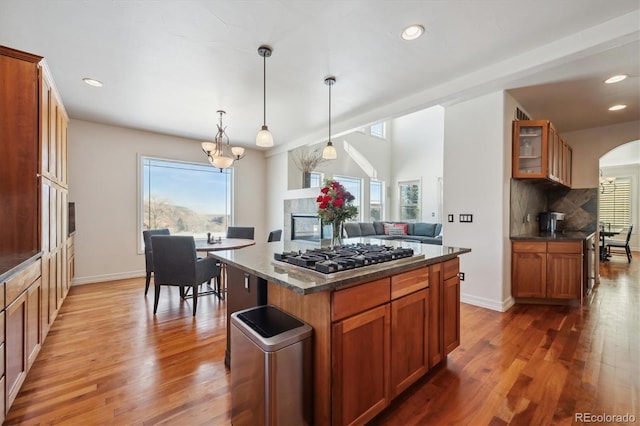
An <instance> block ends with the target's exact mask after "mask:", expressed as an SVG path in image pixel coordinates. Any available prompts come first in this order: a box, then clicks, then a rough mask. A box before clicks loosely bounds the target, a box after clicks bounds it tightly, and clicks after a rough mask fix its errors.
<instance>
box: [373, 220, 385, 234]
mask: <svg viewBox="0 0 640 426" xmlns="http://www.w3.org/2000/svg"><path fill="white" fill-rule="evenodd" d="M373 229H375V230H376V234H377V235H382V234H384V233H385V232H384V222H379V221H373Z"/></svg>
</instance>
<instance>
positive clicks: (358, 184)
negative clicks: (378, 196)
mask: <svg viewBox="0 0 640 426" xmlns="http://www.w3.org/2000/svg"><path fill="white" fill-rule="evenodd" d="M333 178H334V179H335V180H337V181H338V182H340V183H341V184H342V186H344V189H346V190H347V191H349V192H350V193H351V195H353V196H354V197H355V199H354V200H353V205H354V206H356V207H357V208H358V216H356V217H354V218H353V219H351V220H353V221H354V222H358V221H360V218H361V217H362V209H361V208H360V207H361V206H362V179H358V178H353V177H348V176H333Z"/></svg>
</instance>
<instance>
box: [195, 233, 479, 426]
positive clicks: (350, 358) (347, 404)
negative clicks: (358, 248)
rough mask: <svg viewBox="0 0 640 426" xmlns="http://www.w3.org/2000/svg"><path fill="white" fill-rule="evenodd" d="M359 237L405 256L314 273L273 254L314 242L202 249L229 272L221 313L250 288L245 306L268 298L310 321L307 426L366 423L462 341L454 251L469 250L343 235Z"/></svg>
mask: <svg viewBox="0 0 640 426" xmlns="http://www.w3.org/2000/svg"><path fill="white" fill-rule="evenodd" d="M357 243H364V244H366V243H370V244H380V245H386V246H394V247H406V248H411V249H413V256H411V257H406V258H402V259H398V260H393V261H389V262H384V263H376V264H372V265H367V266H363V267H359V268H354V269H348V270H344V271H339V272H334V273H330V274H322V273H320V272H317V271H314V270H309V269H305V268H302V267H299V266H296V265H291V264H288V263H285V262H280V261H277V260H275V259H274V255H275V254H276V253H283V252H290V251H298V250H301V251H305V250H307V249H311V248H314V247H317V246H318V245H319V244H318V243H311V242H301V243H294V242H276V243H268V244H267V243H264V244H257V245H255V246H251V247H247V248H244V249H242V250H237V251H220V252H212V253H209V254H208V255H209V256H211V257H214V258H216V259H218V260H220V261H221V262H222V263H224V264H225V267H226V270H227V274H228V299H227V303H228V305H227V316H229V315H230V314H231V313H232V312H235V311H237V310H240V309H244V308H247V307H249V306H247V304H246V303H245V304H242V303H240V304H236V302H235V300H236V299H241V298H243V297H245V296H246V295H247V294H248V295H249V297H248V303H249V304H251V303H253V304H254V306H255V305H257V304H261V303H265V302H266V303H269V304H271V305H274V306H277V307H279V308H280V309H282V310H284V311H286V312H288V313H290V314H291V315H293V316H295V317H297V318H299V319H301V320H303V321H305V322H306V323H308V324H309V325H311V326H312V327H313V330H314V331H313V333H314V335H313V371H314V374H313V376H314V377H313V406H314V407H313V408H314V411H313V419H312V423H313V424H318V425H325V424H363V423H366V422H367V421H370V420H371V419H372V418H373V417H375V416H376V415H377V414H378V413H380V412H381V411H382V410H383V409H384V408H385V407H386V406H388V405H389V403H390V402H391V400H392V399H393V398H394V397H396V396H398V395H400V393H402V392H403V391H404V390H405V389H406V388H407V387H408V386H409V385H410V384H412V383H414V382H415V381H416V380H418V379H419V378H420V377H422V376H423V375H425V374H426V373H427V372H428V371H429V370H430V369H431V368H433V367H435V366H437V365H439V364H441V363H444V362H445V360H446V356H447V354H448V353H449V352H451V350H453V349H454V348H456V347H457V346H458V345H459V341H460V340H459V338H460V280H459V277H458V272H459V259H458V256H459V255H461V254H463V253H468V252H470V250H469V249H464V248H456V247H447V246H435V245H428V244H419V243H414V242H407V241H389V240H378V239H369V238H354V239H348V240H345V244H357ZM242 293H244V295H243V294H242ZM252 293H253V294H252ZM228 348H229V342H227V349H228ZM230 356H233V354H230ZM231 374H233V372H232V373H231Z"/></svg>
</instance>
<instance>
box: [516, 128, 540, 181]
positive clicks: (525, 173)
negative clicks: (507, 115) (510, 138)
mask: <svg viewBox="0 0 640 426" xmlns="http://www.w3.org/2000/svg"><path fill="white" fill-rule="evenodd" d="M515 130H516V132H515V133H516V134H515V135H514V136H515V138H516V143H515V144H514V149H515V150H516V152H514V157H515V158H516V160H517V161H516V164H517V167H516V168H515V170H514V172H515V175H516V176H520V177H544V174H545V173H546V170H545V167H544V165H545V164H544V163H543V161H542V160H543V154H544V152H543V139H544V138H543V136H544V133H543V131H544V130H545V129H544V128H543V126H542V125H525V124H524V123H523V124H522V125H520V124H518V125H517V126H516V129H515Z"/></svg>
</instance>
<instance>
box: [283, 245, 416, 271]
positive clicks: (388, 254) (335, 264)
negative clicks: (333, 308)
mask: <svg viewBox="0 0 640 426" xmlns="http://www.w3.org/2000/svg"><path fill="white" fill-rule="evenodd" d="M411 256H413V249H411V248H406V247H389V246H384V245H379V244H363V243H358V244H345V245H342V246H335V247H323V248H317V249H310V250H306V251H305V252H300V251H293V252H284V253H275V254H274V255H273V257H274V258H275V260H278V261H281V262H286V263H290V264H292V265H297V266H302V267H303V268H308V269H313V270H315V271H318V272H322V273H324V274H330V273H333V272H338V271H343V270H346V269H353V268H359V267H363V266H367V265H373V264H376V263H381V262H389V261H391V260H396V259H402V258H405V257H411Z"/></svg>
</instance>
